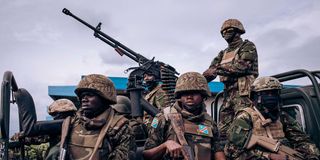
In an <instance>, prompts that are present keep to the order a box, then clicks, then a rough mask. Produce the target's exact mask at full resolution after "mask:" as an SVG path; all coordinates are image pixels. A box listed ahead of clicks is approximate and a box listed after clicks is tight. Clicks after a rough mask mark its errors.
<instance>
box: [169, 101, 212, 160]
mask: <svg viewBox="0 0 320 160" xmlns="http://www.w3.org/2000/svg"><path fill="white" fill-rule="evenodd" d="M169 113H177V110H176V109H175V108H173V107H167V108H165V109H164V116H165V118H166V120H168V116H167V114H169ZM183 122H184V129H185V134H184V136H185V138H186V140H187V143H188V145H189V146H190V147H191V148H192V149H193V151H194V154H195V155H194V157H195V160H207V159H208V160H210V159H212V156H214V155H211V143H212V138H213V133H212V131H213V126H212V125H211V123H210V122H211V121H210V119H209V117H206V119H205V121H204V122H201V123H199V124H195V123H193V122H190V121H188V120H186V119H183ZM168 130H169V131H168V138H167V139H168V140H174V141H176V142H178V140H177V136H176V133H175V132H174V130H173V128H172V126H171V125H170V126H169V129H168Z"/></svg>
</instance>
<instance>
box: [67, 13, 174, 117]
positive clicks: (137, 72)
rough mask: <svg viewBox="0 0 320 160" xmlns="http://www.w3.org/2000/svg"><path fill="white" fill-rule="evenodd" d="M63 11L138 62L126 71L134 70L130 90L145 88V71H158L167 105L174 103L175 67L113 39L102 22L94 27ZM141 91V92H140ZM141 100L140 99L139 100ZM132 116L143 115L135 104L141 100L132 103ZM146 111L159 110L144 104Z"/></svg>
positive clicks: (131, 74) (150, 112)
mask: <svg viewBox="0 0 320 160" xmlns="http://www.w3.org/2000/svg"><path fill="white" fill-rule="evenodd" d="M62 12H63V13H64V14H66V15H68V16H71V17H73V18H74V19H76V20H77V21H79V22H80V23H82V24H84V25H85V26H87V27H89V28H90V29H92V30H93V31H94V34H93V35H94V36H95V37H96V38H99V39H100V40H101V41H103V42H105V43H107V44H108V45H110V46H111V47H112V48H114V50H115V51H116V52H117V53H119V54H120V56H123V55H125V56H127V57H129V58H130V59H132V60H134V61H135V62H137V63H138V67H131V68H129V69H127V70H126V71H129V70H133V71H132V72H131V73H130V75H129V78H128V80H129V82H128V87H127V90H128V91H133V90H140V91H141V90H143V88H144V87H143V85H142V84H143V83H142V82H143V75H144V74H145V73H149V74H150V73H158V74H161V78H160V79H156V80H157V81H161V82H162V89H163V90H165V91H166V93H167V96H168V97H169V99H168V100H167V105H169V104H172V103H174V101H175V98H174V88H175V81H176V79H177V75H179V73H178V72H177V71H176V70H175V68H174V67H172V66H170V65H168V64H165V63H163V62H160V61H155V60H154V57H153V58H152V59H148V58H146V57H144V56H142V55H141V54H139V53H136V52H135V51H133V50H131V49H130V48H128V47H127V46H125V45H123V44H122V43H120V42H118V41H117V40H115V39H113V38H112V37H110V36H109V35H107V34H105V33H104V32H102V31H101V25H102V23H101V22H100V23H99V24H98V25H97V26H96V27H93V26H92V25H90V24H88V23H87V22H85V21H84V20H82V19H80V18H79V17H77V16H75V15H74V14H72V13H71V12H70V11H69V10H68V9H66V8H64V9H63V10H62ZM140 91H139V92H140ZM131 97H132V96H131V93H130V99H131V101H135V100H134V99H141V96H140V95H139V93H137V94H135V95H133V97H135V98H131ZM139 101H140V100H139ZM141 101H142V102H141V103H142V106H143V104H146V103H145V102H144V99H141ZM132 105H133V106H132V109H133V110H132V116H142V115H143V112H142V110H141V109H139V106H135V105H140V102H133V104H132ZM143 108H144V109H145V111H146V112H148V113H149V114H150V115H152V116H154V115H155V114H156V113H157V112H158V111H156V110H154V109H152V108H150V107H148V106H143Z"/></svg>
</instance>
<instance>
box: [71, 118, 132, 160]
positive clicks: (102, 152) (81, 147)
mask: <svg viewBox="0 0 320 160" xmlns="http://www.w3.org/2000/svg"><path fill="white" fill-rule="evenodd" d="M106 118H107V117H106ZM110 119H112V121H111V122H110V123H111V124H110V126H109V127H108V131H110V129H112V130H114V129H116V130H118V129H120V128H121V127H122V126H123V125H124V124H125V122H126V118H124V117H123V116H121V115H113V118H111V117H108V118H107V120H110ZM106 125H108V121H107V123H106V124H105V125H104V126H103V127H102V128H100V129H97V130H86V129H85V128H84V127H83V126H82V125H81V124H79V123H77V124H75V125H74V127H73V129H72V132H71V134H70V139H69V143H68V144H69V145H68V153H69V156H70V159H81V160H88V159H89V158H90V156H91V155H92V153H93V151H94V148H95V145H96V143H97V141H98V137H99V135H100V134H101V133H100V132H103V128H105V126H106ZM102 134H105V135H104V138H103V140H102V142H101V143H100V145H99V146H98V150H97V151H96V152H95V154H94V155H93V156H92V159H93V160H100V159H106V158H107V157H108V154H109V153H110V152H112V150H113V149H114V148H113V146H111V144H110V142H109V141H108V139H109V138H106V137H108V136H109V135H108V132H107V133H102Z"/></svg>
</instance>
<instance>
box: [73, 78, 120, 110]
mask: <svg viewBox="0 0 320 160" xmlns="http://www.w3.org/2000/svg"><path fill="white" fill-rule="evenodd" d="M84 91H94V92H95V93H97V94H98V95H100V96H101V97H102V98H104V99H105V100H107V101H109V102H110V104H115V103H116V102H117V98H116V94H117V93H116V89H115V87H114V84H113V82H112V81H111V80H110V79H109V78H108V77H106V76H104V75H101V74H90V75H87V76H84V77H83V78H82V79H81V81H80V82H79V84H78V86H77V88H76V90H75V91H74V92H75V93H76V94H77V96H78V97H80V95H81V93H82V92H84Z"/></svg>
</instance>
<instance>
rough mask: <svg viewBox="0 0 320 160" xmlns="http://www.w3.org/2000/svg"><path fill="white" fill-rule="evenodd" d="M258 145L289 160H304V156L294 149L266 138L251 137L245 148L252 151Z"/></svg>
mask: <svg viewBox="0 0 320 160" xmlns="http://www.w3.org/2000/svg"><path fill="white" fill-rule="evenodd" d="M255 145H258V146H260V147H262V148H264V149H267V150H269V151H270V152H273V153H278V154H281V155H286V156H288V158H289V160H303V159H304V156H303V155H302V154H301V153H300V152H298V151H295V150H294V149H292V148H290V147H288V146H285V145H282V144H281V143H280V142H279V141H277V140H275V139H271V138H268V137H264V136H257V135H253V134H252V135H251V137H250V139H249V141H247V143H246V145H245V148H246V149H251V148H252V147H253V146H255Z"/></svg>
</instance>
